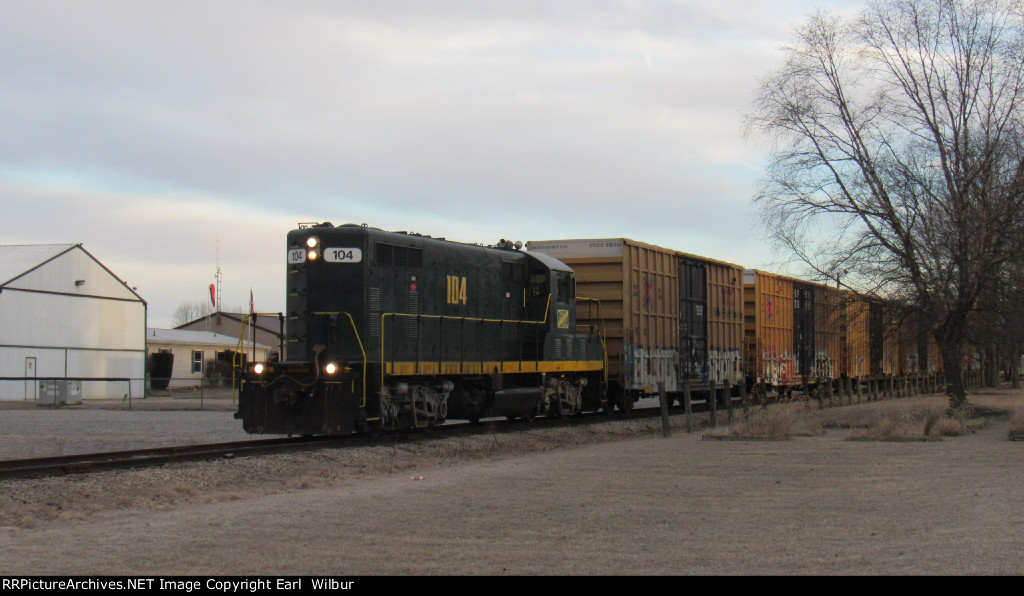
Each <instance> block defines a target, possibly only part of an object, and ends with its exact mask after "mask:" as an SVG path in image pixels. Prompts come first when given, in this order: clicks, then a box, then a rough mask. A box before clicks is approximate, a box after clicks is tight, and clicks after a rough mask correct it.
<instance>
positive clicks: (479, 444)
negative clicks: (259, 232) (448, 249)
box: [0, 390, 1024, 576]
mask: <svg viewBox="0 0 1024 596" xmlns="http://www.w3.org/2000/svg"><path fill="white" fill-rule="evenodd" d="M971 401H972V402H973V403H975V404H977V405H979V406H984V407H985V408H986V409H988V413H989V414H992V413H993V411H994V410H1003V411H1005V410H1009V409H1011V408H1015V407H1016V408H1020V407H1021V404H1022V403H1024V396H1022V395H1021V394H1020V393H1019V392H1011V391H1009V390H1000V391H994V392H989V393H985V394H978V395H972V396H971ZM171 405H174V404H171ZM204 405H206V408H205V409H204V410H202V411H195V410H175V411H159V410H160V409H161V408H166V407H167V406H166V404H165V405H164V406H159V405H158V403H157V402H156V401H154V402H150V403H148V404H146V406H147V407H149V408H153V409H144V408H143V406H142V404H134V405H133V409H132V410H130V411H128V410H123V409H119V408H117V407H116V405H113V404H106V405H105V406H106V407H112V408H114V409H105V407H103V406H100V405H95V404H86V405H85V406H80V407H79V406H76V407H72V408H63V409H58V410H46V409H40V408H26V407H24V406H23V405H21V406H17V405H14V406H12V405H10V404H7V405H6V406H3V409H2V410H0V433H2V437H3V440H2V445H0V448H2V450H3V451H2V452H0V457H25V456H41V455H52V454H56V453H55V451H56V452H63V453H71V452H74V451H79V450H84V451H88V450H93V449H95V448H96V446H100V447H102V448H109V449H123V448H129V447H135V446H139V443H140V442H146V441H152V442H153V443H151V444H170V443H176V442H178V441H179V440H181V439H183V438H184V439H186V440H194V441H217V440H232V439H235V438H240V437H244V436H245V435H244V433H242V432H241V431H240V429H239V426H240V425H239V423H238V421H236V420H233V419H232V417H231V412H230V411H229V410H230V403H228V404H226V406H225V408H223V409H221V408H218V407H215V406H216V405H218V404H214V403H211V404H204ZM944 405H945V401H944V399H943V398H941V397H932V398H907V399H900V400H891V401H887V402H877V403H872V404H863V405H856V406H848V407H841V408H831V409H826V410H822V411H820V412H819V411H818V410H817V409H816V406H815V407H808V406H806V405H804V406H798V407H796V410H799V414H798V418H799V420H798V423H797V425H796V426H797V427H800V428H808V429H815V428H820V427H821V425H822V423H823V421H824V423H825V424H826V427H825V428H826V430H824V432H821V433H818V434H809V435H808V436H796V437H794V438H792V439H790V440H785V441H754V440H707V439H709V438H710V437H709V436H705V435H706V434H707V433H706V429H702V430H700V431H698V432H694V433H685V432H684V425H685V421H684V419H683V417H682V416H676V417H674V418H673V434H672V437H670V438H664V437H662V429H661V423H660V421H658V420H654V421H639V420H617V421H614V422H610V423H608V424H604V425H600V426H599V427H597V428H594V427H592V426H587V427H572V428H563V429H545V428H536V429H533V430H530V431H528V432H524V433H515V434H511V435H509V434H500V435H499V434H495V435H487V436H479V437H470V438H457V439H439V440H433V441H428V442H423V443H417V444H415V445H396V444H382V445H380V446H377V447H373V448H364V449H357V450H346V451H320V452H314V453H307V454H287V455H277V456H268V457H260V458H237V459H232V460H221V461H215V462H203V463H195V464H176V465H168V466H164V467H161V468H156V469H144V470H138V471H123V472H106V473H98V474H90V475H82V476H69V477H62V478H48V479H37V480H9V481H3V482H0V552H2V553H3V556H2V557H0V574H2V575H4V576H12V575H19V576H20V575H36V574H39V575H65V574H83V575H98V574H118V575H121V574H125V575H139V574H141V575H179V574H183V575H286V574H287V575H315V574H332V575H437V574H454V575H535V574H542V575H596V574H612V575H652V574H727V575H748V574H785V575H799V574H840V575H855V574H857V575H903V574H929V575H933V574H934V575H939V574H942V575H947V574H955V575H959V574H1014V575H1017V574H1020V573H1022V572H1024V540H1022V538H1021V532H1020V528H1021V527H1024V474H1021V465H1020V462H1021V460H1022V455H1024V442H1021V441H1010V440H1008V420H1009V418H1008V416H991V415H990V416H989V417H986V418H983V419H974V420H971V421H970V425H969V427H968V430H967V432H966V434H964V435H962V436H946V437H941V439H939V438H938V437H936V440H930V441H922V440H916V441H913V442H910V441H878V440H848V439H850V438H851V437H854V436H856V435H863V434H865V428H866V426H867V425H870V424H871V420H873V419H878V418H879V415H878V412H880V411H886V412H887V414H886V419H890V420H891V419H893V418H894V417H893V416H892V415H891V414H892V412H894V411H897V410H899V411H909V412H918V413H919V412H921V411H925V410H931V411H941V410H942V408H943V407H944ZM719 414H720V415H719V419H720V420H721V419H722V418H723V417H724V416H723V415H722V413H721V412H720V413H719ZM911 418H913V420H912V421H911V422H910V423H908V424H910V426H913V424H917V423H918V422H920V420H921V419H922V418H921V417H920V416H917V417H911ZM915 421H916V422H915ZM840 426H842V428H840ZM115 429H116V430H115ZM914 433H917V434H916V436H917V437H918V438H919V437H920V436H922V435H921V433H920V431H919V430H917V431H910V434H914Z"/></svg>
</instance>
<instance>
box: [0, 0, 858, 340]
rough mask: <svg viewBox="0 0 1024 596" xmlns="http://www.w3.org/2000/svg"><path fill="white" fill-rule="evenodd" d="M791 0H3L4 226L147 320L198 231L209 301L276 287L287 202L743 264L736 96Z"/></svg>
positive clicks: (190, 293)
mask: <svg viewBox="0 0 1024 596" xmlns="http://www.w3.org/2000/svg"><path fill="white" fill-rule="evenodd" d="M830 4H831V5H834V6H838V7H845V6H847V5H850V4H853V3H852V2H832V3H830ZM812 7H813V5H812V3H811V2H809V1H807V2H804V1H796V0H791V1H781V0H780V1H778V2H772V3H767V2H755V1H753V0H729V1H723V2H716V3H708V2H696V1H689V2H657V1H651V2H647V1H641V0H627V1H612V0H608V1H598V2H594V1H586V2H583V1H568V0H567V1H554V2H552V1H550V0H544V1H540V0H517V1H509V2H477V1H469V0H449V1H442V2H430V3H424V2H411V1H406V0H381V1H376V2H361V1H360V2H356V1H352V2H344V1H336V0H330V1H328V0H321V1H317V0H305V1H294V2H276V1H270V0H247V1H244V2H243V1H240V0H207V1H198V0H184V1H181V2H174V3H166V2H155V1H145V0H141V1H140V0H130V1H129V0H93V1H91V2H88V3H82V2H77V1H71V0H68V1H57V0H33V1H31V2H29V1H21V0H12V1H8V2H4V3H3V4H0V73H3V77H0V111H2V113H4V114H5V122H4V126H2V127H0V202H2V204H3V207H4V208H5V211H6V212H8V213H9V221H11V222H15V223H14V225H9V226H8V230H7V232H6V233H5V235H4V237H3V238H0V242H5V243H9V242H23V241H29V240H28V239H30V238H34V237H39V236H46V237H48V238H49V240H48V241H53V242H78V241H83V242H85V243H86V248H87V249H88V250H90V252H93V253H94V254H95V255H96V256H97V258H99V259H100V260H101V261H103V262H104V263H106V264H108V265H110V266H111V268H112V269H114V271H115V272H116V273H118V274H119V275H122V276H123V277H126V278H129V277H130V278H131V280H130V281H132V283H135V281H134V280H138V281H137V284H138V286H139V288H140V293H141V294H142V295H143V296H144V297H145V298H146V299H147V300H149V301H150V313H151V315H152V316H153V317H154V318H155V319H157V320H160V319H161V318H166V317H169V314H170V312H172V311H173V309H174V308H175V307H176V306H177V305H178V304H180V303H181V302H183V301H186V300H191V299H196V298H199V297H202V296H203V291H204V290H205V288H206V286H208V284H209V283H210V282H211V281H212V280H211V278H212V275H213V272H214V271H215V269H216V247H217V239H218V238H220V246H221V266H222V270H223V271H224V279H225V282H224V283H225V286H226V289H225V293H226V294H230V293H231V292H235V293H236V294H238V296H241V297H238V296H231V298H230V299H231V300H234V301H236V302H238V303H240V304H245V303H246V302H247V295H245V291H247V290H248V288H249V286H254V288H259V290H258V291H256V290H255V289H254V293H255V294H256V295H257V298H258V299H259V298H260V297H261V296H276V298H273V301H272V302H270V304H269V305H268V308H271V307H273V308H277V309H280V308H283V303H284V290H283V257H282V254H283V244H284V236H285V234H286V232H287V230H288V229H290V228H292V227H293V226H294V225H295V223H296V222H298V221H311V220H331V221H333V222H334V223H344V222H355V223H363V222H365V223H369V224H370V225H373V226H376V227H381V228H387V229H407V230H415V231H419V232H422V233H425V234H429V235H433V236H446V237H449V238H452V239H456V240H462V241H467V242H493V241H494V240H497V239H498V238H501V237H506V238H507V237H514V238H515V239H521V240H524V241H525V240H529V239H538V238H556V237H566V236H587V237H599V236H628V237H633V238H635V239H637V240H641V241H646V242H652V243H655V244H664V245H666V246H671V247H674V248H680V249H682V250H687V251H689V252H694V253H697V254H705V255H707V256H710V257H715V258H723V259H725V260H733V261H736V262H741V263H744V264H747V263H749V264H751V265H758V264H760V263H751V261H755V260H758V259H760V258H761V256H762V255H761V253H762V252H763V251H762V250H761V248H760V246H761V244H762V242H761V239H760V236H759V230H758V229H757V226H756V225H755V223H754V218H755V216H754V214H753V212H752V209H751V207H750V204H749V201H750V198H751V195H752V188H753V183H754V181H755V180H756V176H757V173H756V171H754V168H756V167H757V166H756V164H757V163H758V162H759V159H760V156H759V153H758V150H757V149H755V148H749V147H747V146H746V145H745V144H744V142H743V140H742V139H741V137H740V134H739V127H740V115H741V113H742V111H743V110H745V109H746V108H747V106H749V103H750V99H751V94H752V92H753V90H754V88H755V86H756V83H757V78H758V77H759V76H761V75H762V74H764V73H766V72H767V71H768V70H769V69H770V68H771V67H772V65H773V64H774V61H775V60H776V55H775V53H774V51H775V48H777V47H778V45H780V44H781V43H782V42H784V41H785V40H786V37H787V36H788V34H789V27H790V26H791V25H792V23H793V22H794V20H796V19H799V18H801V17H802V16H803V15H804V14H806V13H807V12H809V11H810V10H811V8H812ZM31 205H35V207H34V208H30V207H29V206H31ZM115 265H116V266H115ZM229 281H230V285H229ZM261 302H262V303H263V304H267V301H263V300H261Z"/></svg>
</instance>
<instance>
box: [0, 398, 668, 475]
mask: <svg viewBox="0 0 1024 596" xmlns="http://www.w3.org/2000/svg"><path fill="white" fill-rule="evenodd" d="M679 413H681V410H680V409H678V408H673V409H672V414H673V415H676V414H679ZM657 415H658V408H637V409H635V410H633V411H632V412H630V413H629V414H628V415H626V416H625V417H628V418H632V419H639V418H645V417H650V416H657ZM612 418H617V419H624V418H623V415H622V414H621V413H616V414H614V415H613V416H612ZM608 419H609V417H608V416H607V415H605V414H603V413H587V414H584V415H578V416H572V417H570V418H566V419H558V418H554V417H550V418H548V417H541V418H538V419H537V420H535V421H534V422H532V423H522V422H509V421H506V420H504V419H500V420H497V419H490V420H484V421H482V422H480V423H478V424H472V423H469V422H465V423H463V422H456V423H449V424H446V425H444V426H440V427H435V428H433V429H431V432H404V433H389V434H385V435H381V436H376V437H369V436H361V435H353V436H350V437H326V436H316V437H288V438H284V437H275V438H269V439H253V440H247V441H233V442H227V443H207V444H201V445H174V446H169V447H152V448H147V449H134V450H128V451H104V452H98V453H83V454H75V455H61V456H51V457H38V458H25V459H8V460H0V480H3V479H7V478H39V477H45V476H63V475H69V474H87V473H91V472H102V471H109V470H118V469H130V468H142V467H149V466H160V465H164V464H169V463H180V462H188V461H203V460H214V459H230V458H235V457H246V456H256V455H267V454H273V453H284V452H289V451H308V450H312V449H325V448H341V447H348V448H351V447H365V446H372V445H380V444H384V443H406V442H413V441H418V440H432V439H442V438H446V437H452V436H458V435H466V434H483V433H503V432H521V431H527V430H530V429H534V428H540V427H543V426H549V425H558V424H563V425H572V424H594V423H600V422H602V421H606V420H608Z"/></svg>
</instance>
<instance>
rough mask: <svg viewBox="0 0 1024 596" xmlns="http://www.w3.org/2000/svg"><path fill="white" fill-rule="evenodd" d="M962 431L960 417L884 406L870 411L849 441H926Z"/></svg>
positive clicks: (918, 409) (923, 410)
mask: <svg viewBox="0 0 1024 596" xmlns="http://www.w3.org/2000/svg"><path fill="white" fill-rule="evenodd" d="M963 433H964V423H963V421H962V420H959V419H955V418H950V417H948V416H946V415H944V414H943V413H942V411H940V410H935V409H923V408H917V409H909V410H908V409H898V408H885V409H881V410H878V411H876V412H874V413H873V414H872V416H871V418H869V419H868V421H867V423H866V424H864V425H863V429H862V430H860V431H859V432H856V433H854V434H851V435H850V436H849V437H848V439H849V440H851V441H922V440H924V441H927V440H937V439H939V438H941V437H951V436H959V435H962V434H963Z"/></svg>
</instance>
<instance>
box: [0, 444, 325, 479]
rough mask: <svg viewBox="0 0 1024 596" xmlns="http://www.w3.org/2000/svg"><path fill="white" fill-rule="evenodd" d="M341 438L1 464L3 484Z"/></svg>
mask: <svg viewBox="0 0 1024 596" xmlns="http://www.w3.org/2000/svg"><path fill="white" fill-rule="evenodd" d="M339 441H341V439H338V438H337V437H313V438H273V439H256V440H252V441H234V442H229V443H207V444H203V445H175V446H170V447H153V448H148V449H134V450H129V451H104V452H99V453H82V454H76V455H59V456H53V457H35V458H26V459H8V460H0V480H2V479H5V478H33V477H42V476H61V475H65V474H83V473H89V472H100V471H104V470H116V469H123V468H139V467H146V466H159V465H163V464H167V463H173V462H181V461H200V460H209V459H223V458H231V457H237V456H246V455H260V454H266V453H281V452H284V451H294V450H302V449H312V448H322V447H328V446H330V443H331V442H339Z"/></svg>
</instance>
